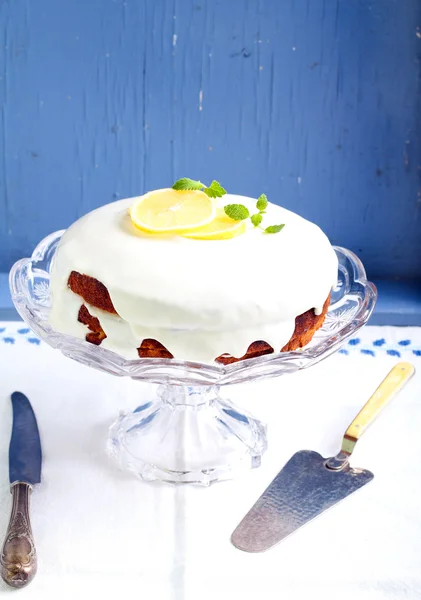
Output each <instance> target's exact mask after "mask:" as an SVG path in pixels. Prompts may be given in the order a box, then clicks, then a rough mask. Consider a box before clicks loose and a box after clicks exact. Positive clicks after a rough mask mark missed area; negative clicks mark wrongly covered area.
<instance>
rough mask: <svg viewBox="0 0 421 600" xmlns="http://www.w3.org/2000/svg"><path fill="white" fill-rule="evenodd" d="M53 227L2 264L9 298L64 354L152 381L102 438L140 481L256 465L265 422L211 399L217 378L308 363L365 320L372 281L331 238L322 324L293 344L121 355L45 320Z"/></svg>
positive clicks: (247, 376)
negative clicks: (217, 352) (181, 356)
mask: <svg viewBox="0 0 421 600" xmlns="http://www.w3.org/2000/svg"><path fill="white" fill-rule="evenodd" d="M63 233H64V232H63V231H59V232H56V233H52V234H51V235H49V236H48V237H46V238H45V239H44V240H42V241H41V242H40V243H39V244H38V246H37V247H36V249H35V250H34V252H33V254H32V257H31V258H25V259H22V260H20V261H18V262H17V263H15V265H14V266H13V268H12V270H11V272H10V290H11V294H12V299H13V302H14V304H15V306H16V309H17V311H18V312H19V314H20V315H21V317H22V319H23V320H24V321H26V323H27V324H28V325H29V327H31V329H32V330H33V331H34V332H35V334H37V335H38V336H39V337H40V338H42V339H43V340H44V341H45V342H46V343H47V344H49V345H50V346H52V347H53V348H57V349H58V350H61V352H62V353H63V354H65V355H66V356H68V357H69V358H72V359H73V360H77V361H79V362H81V363H83V364H85V365H87V366H89V367H93V368H95V369H99V370H101V371H105V372H107V373H111V374H113V375H117V376H119V377H131V378H133V379H138V380H141V381H147V382H150V383H158V384H160V387H159V388H158V395H157V397H156V398H155V399H153V400H152V401H150V402H144V403H141V404H140V405H139V407H138V408H137V409H136V410H135V411H134V412H133V413H131V414H125V415H121V416H120V418H119V419H118V420H117V421H116V422H115V423H114V425H112V427H111V430H110V438H109V441H108V449H109V451H110V453H111V454H112V455H113V456H114V457H115V458H116V460H117V462H118V463H119V465H120V466H121V467H122V468H123V469H128V470H129V471H131V472H134V473H136V474H137V475H138V476H140V477H141V478H142V479H146V480H149V481H151V480H158V481H167V482H171V483H198V484H203V485H209V484H210V483H212V482H214V481H220V480H223V479H229V478H232V477H234V476H235V475H236V474H237V473H238V472H239V471H242V470H244V469H247V468H251V467H257V466H259V465H260V461H261V457H262V454H263V453H264V451H265V449H266V429H265V426H264V425H263V424H262V423H260V421H258V420H257V419H256V418H255V417H253V416H251V415H249V414H247V413H246V412H245V411H243V410H242V409H240V408H239V407H237V406H234V405H233V404H232V403H231V402H230V401H229V400H227V399H225V398H224V399H223V398H221V397H220V396H219V391H220V389H221V388H222V386H226V385H228V384H234V383H235V384H237V383H247V382H249V381H254V380H257V379H261V378H264V377H276V376H279V375H283V374H286V373H293V372H295V371H298V370H300V369H304V368H307V367H310V366H312V365H314V364H316V363H317V362H319V361H320V360H323V359H325V358H326V357H328V356H329V355H330V354H332V353H333V352H336V350H338V349H339V348H340V347H341V346H342V345H343V344H344V343H345V342H346V340H348V339H349V338H350V337H351V336H352V335H354V334H355V333H356V332H357V331H358V329H359V328H360V327H362V326H363V325H364V324H365V323H366V322H367V321H368V319H369V317H370V315H371V313H372V311H373V309H374V306H375V303H376V298H377V291H376V288H375V286H374V285H373V284H372V283H370V282H369V281H367V278H366V274H365V271H364V267H363V265H362V263H361V261H360V260H359V259H358V258H357V257H356V256H355V254H353V253H352V252H351V251H350V250H347V249H345V248H339V247H335V251H336V255H337V257H338V264H339V266H338V282H337V286H336V288H335V289H334V290H333V291H332V293H331V305H330V306H329V310H328V313H327V315H326V319H325V322H324V324H323V327H322V328H321V329H319V331H317V332H316V334H315V336H314V337H313V340H312V341H311V342H310V344H308V345H307V346H306V347H305V348H304V349H302V350H301V351H296V352H281V353H276V354H275V353H274V354H269V355H266V356H260V357H257V358H252V359H248V360H243V361H239V362H236V363H233V364H230V365H221V364H217V363H215V364H205V363H193V362H185V361H181V360H177V359H155V358H139V359H136V360H127V359H125V358H123V357H121V356H119V355H118V354H115V353H114V352H111V351H110V350H106V349H105V348H101V347H100V346H94V345H92V344H89V343H88V342H86V341H84V340H81V339H77V338H74V337H71V336H69V335H63V334H61V333H59V332H57V331H54V330H53V329H52V328H51V326H50V325H49V322H48V315H49V310H50V301H51V298H50V268H51V262H52V260H53V257H54V253H55V251H56V249H57V245H58V243H59V241H60V238H61V236H62V235H63ZM224 396H225V394H224ZM286 410H287V408H286Z"/></svg>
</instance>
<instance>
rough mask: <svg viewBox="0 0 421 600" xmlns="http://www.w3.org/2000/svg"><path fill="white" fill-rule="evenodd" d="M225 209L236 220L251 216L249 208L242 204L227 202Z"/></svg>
mask: <svg viewBox="0 0 421 600" xmlns="http://www.w3.org/2000/svg"><path fill="white" fill-rule="evenodd" d="M224 211H225V214H226V215H228V216H229V217H231V219H234V221H244V219H248V218H249V216H250V213H249V211H248V209H247V208H246V207H245V206H243V205H242V204H227V205H226V206H224Z"/></svg>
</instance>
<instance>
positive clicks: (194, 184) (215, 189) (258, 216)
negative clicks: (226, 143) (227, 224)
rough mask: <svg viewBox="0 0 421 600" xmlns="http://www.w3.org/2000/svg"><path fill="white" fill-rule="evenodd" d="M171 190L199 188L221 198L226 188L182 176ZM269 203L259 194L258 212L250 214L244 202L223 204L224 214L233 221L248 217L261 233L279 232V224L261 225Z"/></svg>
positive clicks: (210, 196) (280, 228)
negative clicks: (207, 184)
mask: <svg viewBox="0 0 421 600" xmlns="http://www.w3.org/2000/svg"><path fill="white" fill-rule="evenodd" d="M172 187H173V190H200V191H202V192H204V193H205V194H206V195H207V196H209V198H222V196H225V194H226V193H227V192H226V190H225V189H224V188H223V187H222V185H221V184H220V183H219V182H218V181H215V180H214V181H212V183H211V184H210V186H209V187H207V186H206V185H205V184H204V183H202V182H201V181H195V180H194V179H190V178H189V177H182V178H181V179H178V180H177V181H176V182H175V183H174V185H173V186H172ZM268 205H269V201H268V199H267V196H266V194H261V195H260V196H259V197H258V199H257V202H256V208H257V210H258V211H259V212H257V213H255V214H253V215H250V211H249V209H248V208H247V206H244V204H226V205H225V206H224V211H225V214H226V215H227V216H228V217H230V218H231V219H233V220H234V221H245V220H246V219H250V221H251V222H252V223H253V225H254V227H258V228H259V229H261V230H262V231H263V233H279V232H280V231H282V229H283V228H284V227H285V225H284V224H281V225H269V226H268V227H266V228H264V227H262V226H261V223H262V221H263V215H264V214H266V209H267V207H268Z"/></svg>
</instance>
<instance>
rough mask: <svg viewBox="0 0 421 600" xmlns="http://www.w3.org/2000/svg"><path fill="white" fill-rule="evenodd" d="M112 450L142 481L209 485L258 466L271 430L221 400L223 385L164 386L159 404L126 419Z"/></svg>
mask: <svg viewBox="0 0 421 600" xmlns="http://www.w3.org/2000/svg"><path fill="white" fill-rule="evenodd" d="M108 450H109V452H110V454H112V455H113V456H114V457H115V459H116V460H117V463H118V464H119V466H120V467H121V468H123V469H128V470H130V471H132V472H134V473H136V474H137V475H139V476H140V477H141V478H142V479H147V480H155V479H157V480H160V481H167V482H171V483H199V484H204V485H207V484H210V483H212V481H221V480H223V479H230V478H231V477H232V474H233V473H239V472H240V471H242V470H247V469H250V468H252V467H258V466H259V465H260V462H261V456H262V454H263V452H264V451H265V450H266V427H265V426H264V425H263V424H262V423H260V422H259V421H258V420H257V419H255V418H253V417H252V416H251V415H248V414H247V413H245V412H244V411H243V410H241V409H239V408H238V407H236V406H235V405H234V404H232V403H231V402H229V401H228V400H223V399H221V398H220V396H219V389H218V386H203V387H201V386H186V385H180V386H176V385H166V386H164V385H162V386H160V387H159V388H158V395H157V397H156V399H154V400H152V401H150V402H147V403H146V404H143V405H141V406H139V407H138V408H137V409H136V410H135V411H134V412H132V413H129V414H124V413H123V414H121V415H120V417H119V419H117V421H116V422H115V423H114V424H113V425H112V427H111V430H110V437H109V440H108Z"/></svg>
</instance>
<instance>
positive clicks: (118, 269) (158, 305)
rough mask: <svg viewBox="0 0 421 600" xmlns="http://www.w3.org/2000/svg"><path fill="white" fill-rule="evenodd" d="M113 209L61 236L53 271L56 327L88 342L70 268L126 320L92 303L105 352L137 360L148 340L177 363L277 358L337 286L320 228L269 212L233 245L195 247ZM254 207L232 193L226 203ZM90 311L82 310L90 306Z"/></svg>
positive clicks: (125, 204) (122, 207)
mask: <svg viewBox="0 0 421 600" xmlns="http://www.w3.org/2000/svg"><path fill="white" fill-rule="evenodd" d="M133 200H134V199H133V198H129V199H127V200H121V201H118V202H113V203H111V204H107V205H105V206H102V207H101V208H98V209H97V210H95V211H92V212H90V213H88V214H87V215H85V216H84V217H82V218H81V219H79V220H78V221H76V222H75V223H74V224H73V225H72V226H71V227H70V228H69V229H68V230H67V231H66V232H65V234H64V235H63V238H62V240H61V241H60V244H59V247H58V249H57V252H56V255H55V258H54V263H53V267H52V272H51V293H52V309H51V313H50V323H51V325H52V327H53V328H54V329H56V330H57V331H60V332H62V333H67V334H70V335H74V336H76V337H79V338H84V337H85V335H86V333H87V328H86V327H85V326H84V325H81V324H80V323H78V321H77V312H78V309H79V307H80V305H81V304H82V303H83V301H82V299H81V298H80V297H79V296H77V295H76V294H74V293H73V292H71V291H70V290H69V288H68V287H67V280H68V278H69V275H70V272H71V271H72V270H74V271H78V272H79V273H83V274H86V275H90V276H91V277H95V278H96V279H98V280H99V281H101V282H102V283H103V284H104V285H105V286H106V287H107V289H108V291H109V294H110V296H111V300H112V302H113V304H114V307H115V309H116V311H117V312H118V314H119V315H120V317H117V316H116V315H111V314H109V313H106V312H104V311H101V310H99V309H97V308H94V307H92V306H91V305H87V308H88V310H89V312H90V313H91V314H92V315H94V316H97V317H98V318H99V320H100V322H101V325H102V328H103V329H104V331H105V333H106V335H107V338H106V339H105V340H104V341H103V342H102V345H101V346H102V347H104V348H108V349H110V350H113V351H115V352H118V353H119V354H121V355H122V356H125V357H127V358H137V357H138V355H137V350H136V348H137V347H139V346H140V344H141V342H142V340H143V339H146V338H153V339H156V340H158V341H159V342H161V344H163V345H164V346H165V347H166V348H167V349H168V350H169V351H170V352H171V353H172V354H173V355H174V356H175V357H176V358H179V359H184V360H194V361H202V362H213V360H214V359H215V358H216V357H217V356H219V355H221V354H223V353H229V354H232V355H233V356H236V357H240V356H242V355H244V354H245V352H246V350H247V348H248V346H249V345H250V344H251V343H252V342H254V341H256V340H265V341H266V342H267V343H268V344H270V345H271V346H272V347H273V348H275V349H276V350H277V351H278V350H280V349H281V348H282V347H283V346H284V345H285V344H286V343H287V342H288V340H289V339H290V338H291V336H292V333H293V331H294V320H295V317H296V316H297V315H300V314H302V313H303V312H305V311H307V310H309V309H311V308H314V309H315V311H316V314H320V312H321V310H322V307H323V304H324V301H325V300H326V298H327V296H328V294H329V291H330V290H331V288H332V286H333V285H335V284H336V280H337V259H336V254H335V252H334V250H333V249H332V246H331V245H330V243H329V240H328V238H327V237H326V236H325V234H324V233H323V232H322V231H321V229H320V228H319V227H317V226H316V225H314V224H313V223H310V222H309V221H306V220H305V219H303V218H301V217H300V216H298V215H296V214H295V213H292V212H290V211H288V210H286V209H284V208H281V207H279V206H276V205H274V204H269V206H268V208H267V214H266V215H265V218H264V223H263V224H264V225H272V224H279V223H285V227H284V229H283V230H282V231H281V232H280V233H277V234H263V233H262V231H261V230H259V229H255V228H254V227H253V226H252V225H250V227H249V229H248V230H247V232H246V233H245V234H243V235H240V236H238V237H236V238H232V239H228V240H191V239H187V238H183V237H179V236H165V235H149V234H146V233H142V232H140V231H139V230H137V229H136V228H135V227H134V226H133V224H132V222H131V220H130V217H129V214H128V209H129V207H130V206H131V204H132V203H133ZM230 203H242V204H245V205H247V206H248V207H249V209H250V211H251V212H253V211H254V207H255V203H256V200H253V199H251V198H246V197H243V196H234V195H230V194H227V195H226V196H224V197H223V198H222V199H220V204H221V205H224V204H230ZM85 304H86V303H85Z"/></svg>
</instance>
